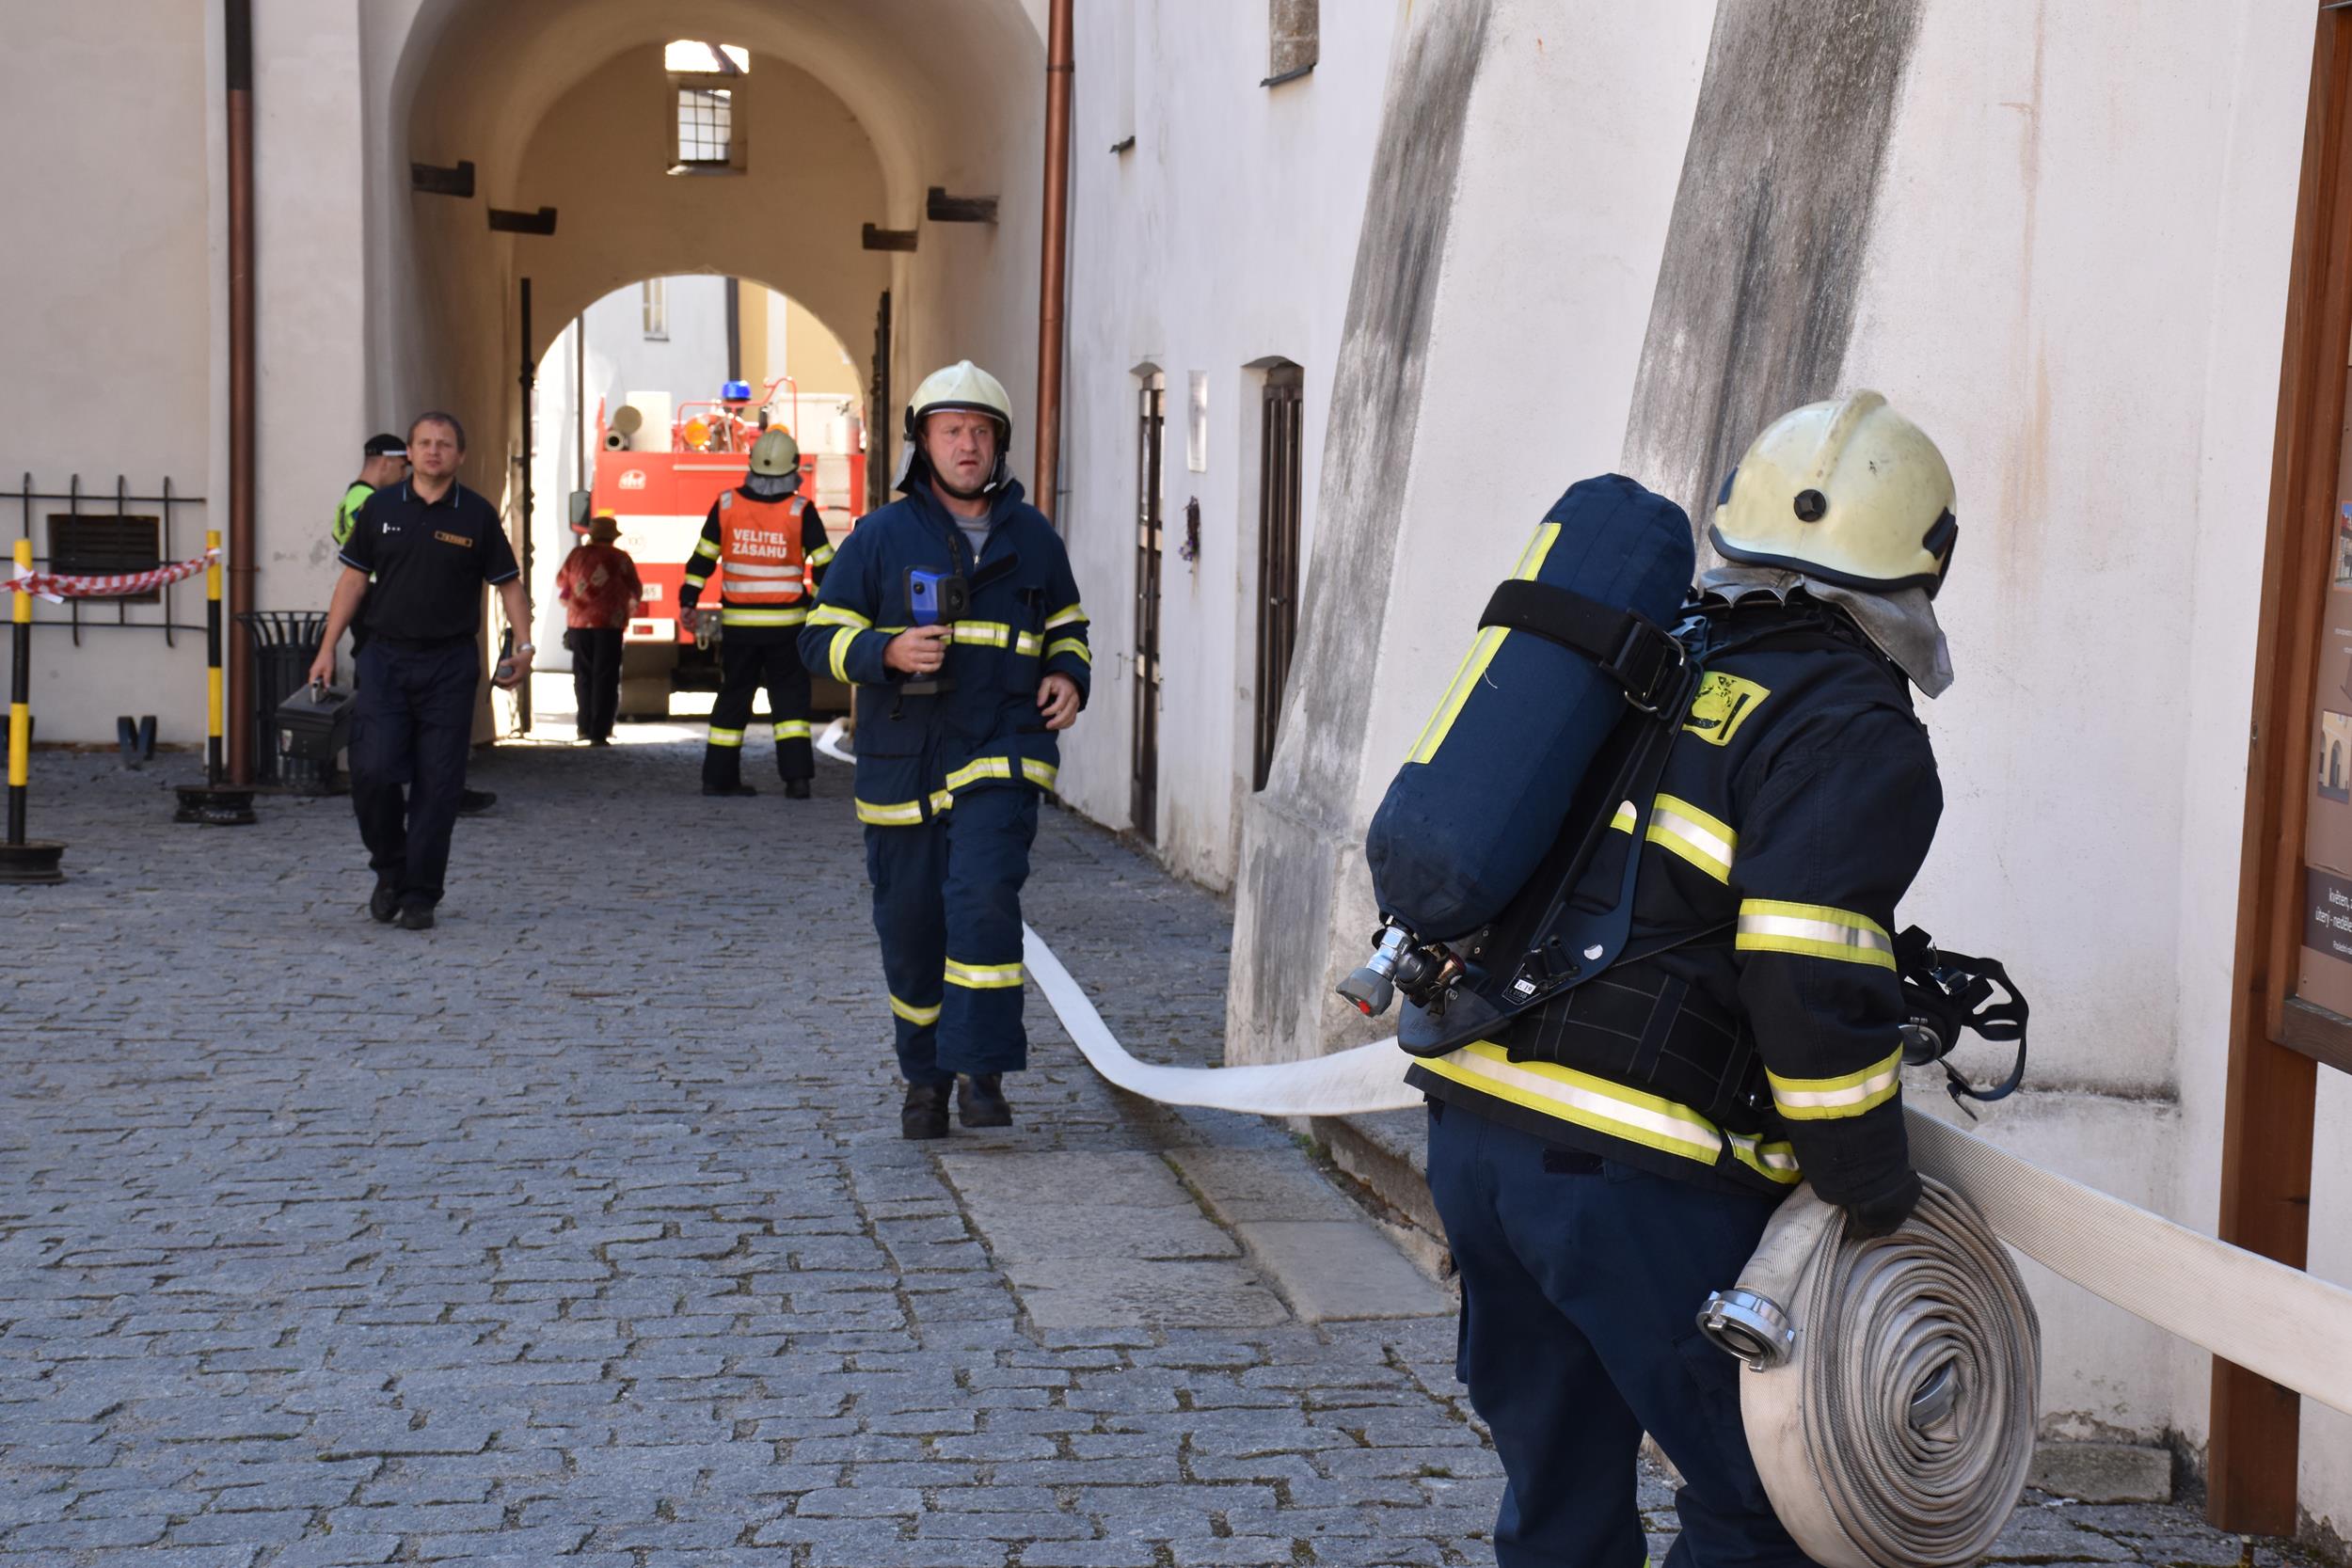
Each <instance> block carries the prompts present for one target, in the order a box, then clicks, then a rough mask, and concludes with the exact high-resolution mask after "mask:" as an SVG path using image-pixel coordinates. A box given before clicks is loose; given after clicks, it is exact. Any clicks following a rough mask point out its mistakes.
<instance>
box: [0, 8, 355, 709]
mask: <svg viewBox="0 0 2352 1568" xmlns="http://www.w3.org/2000/svg"><path fill="white" fill-rule="evenodd" d="M220 31H221V22H220V15H219V7H218V5H217V4H216V3H215V4H208V5H202V6H192V5H186V4H152V3H145V0H140V3H135V4H131V5H127V6H114V7H106V8H90V7H50V8H40V9H39V10H38V11H37V12H34V13H28V14H27V16H26V17H25V18H24V19H21V24H20V25H19V27H18V29H17V31H16V33H15V34H14V37H13V41H12V43H11V54H10V57H11V60H12V62H13V63H15V64H16V66H17V67H18V69H17V70H15V71H11V72H10V73H9V90H8V93H7V94H6V95H4V98H5V102H0V126H6V127H8V128H9V129H10V130H13V131H14V132H15V133H16V134H17V135H18V136H19V137H20V139H21V141H22V143H23V144H24V145H25V146H28V147H38V148H39V149H40V153H39V155H38V156H29V157H25V158H21V159H17V160H14V161H12V162H11V163H10V164H9V165H8V168H7V169H6V170H5V172H0V198H5V200H6V203H7V206H8V211H10V212H12V213H15V214H20V216H21V217H23V218H24V221H25V223H26V224H27V225H29V226H31V227H29V228H28V229H27V230H26V234H27V236H28V237H29V241H30V243H20V244H17V245H11V246H9V247H8V253H7V255H6V256H5V257H0V286H5V288H6V289H7V292H8V297H9V298H11V299H13V300H15V301H17V302H18V304H19V309H14V310H11V311H9V312H8V314H7V315H6V317H5V318H4V319H0V362H5V363H7V364H8V365H10V366H11V367H16V368H17V369H18V373H15V374H12V375H10V376H8V377H7V378H6V379H5V381H0V479H5V480H6V481H8V482H9V483H21V480H22V476H23V475H24V474H25V473H27V472H29V473H30V474H31V475H32V477H33V483H34V486H35V487H36V488H37V489H57V490H62V489H63V488H65V485H66V483H67V479H68V477H69V476H70V475H72V474H73V473H76V472H78V473H80V474H81V475H82V477H83V480H84V483H85V488H100V489H104V490H109V491H110V490H111V489H112V488H113V486H114V483H115V477H116V475H118V474H120V475H122V476H123V477H124V478H125V480H126V481H127V482H128V487H129V489H130V490H131V491H132V492H133V493H144V494H149V495H152V494H154V493H155V491H156V489H157V488H158V487H159V486H160V484H161V483H162V482H163V480H164V479H165V478H166V477H167V476H168V477H169V478H170V479H171V481H172V484H173V488H174V490H175V491H177V492H178V493H180V494H183V495H194V496H202V497H205V498H207V500H208V503H209V504H208V505H206V506H203V507H190V508H179V507H175V508H174V509H173V523H172V537H171V540H170V546H171V553H172V554H173V555H175V556H178V557H182V558H184V557H186V556H190V555H194V554H195V553H196V552H197V551H198V550H199V549H200V548H201V547H202V544H203V532H204V530H205V529H206V528H208V527H209V528H217V529H219V530H221V531H223V532H224V533H226V531H227V530H228V483H229V476H228V462H227V459H228V451H227V432H228V425H227V406H226V399H227V374H228V296H227V286H228V279H227V254H226V250H227V219H226V208H227V196H226V191H227V185H226V158H227V146H226V131H225V120H224V115H225V108H224V103H225V94H224V91H223V86H222V81H221V69H222V66H221V40H220V36H219V35H220ZM253 32H254V90H253V103H254V110H255V116H254V198H255V210H254V226H255V269H254V272H255V291H256V300H255V321H256V344H257V369H258V373H257V379H256V388H255V395H256V404H257V418H258V423H257V429H256V441H255V446H256V460H257V467H256V473H255V546H256V549H255V563H256V565H257V567H258V574H257V579H256V582H255V594H254V603H255V605H256V607H257V608H262V609H273V608H302V607H305V606H308V605H310V604H311V603H313V602H315V601H317V600H318V599H319V597H320V594H322V593H323V589H322V588H321V586H320V585H321V584H323V583H324V582H325V581H326V579H327V578H329V577H330V576H331V573H330V572H329V570H328V569H327V567H326V564H325V562H326V544H327V523H328V521H329V519H330V518H331V517H332V515H333V510H334V505H335V502H336V500H337V499H339V498H340V497H341V495H342V490H343V487H344V485H345V484H346V483H348V482H349V481H350V479H351V476H352V474H353V473H354V472H356V471H357V467H358V448H359V443H360V441H361V439H362V438H363V437H364V436H366V435H367V434H368V432H369V431H370V430H371V429H373V424H372V423H370V421H369V420H368V418H367V414H366V410H365V409H364V407H363V406H362V404H361V400H360V396H359V388H360V386H361V382H362V377H363V373H364V370H363V365H362V355H361V344H360V339H359V324H360V321H361V319H362V317H361V309H362V300H361V293H360V286H361V285H360V278H361V272H362V268H361V265H360V233H359V210H360V199H359V198H360V182H359V178H358V147H359V115H358V103H357V100H356V99H355V97H354V95H353V94H352V93H351V92H350V90H349V88H350V83H351V81H352V79H353V78H354V76H355V74H356V72H357V70H358V25H357V21H356V18H355V14H354V11H353V8H352V7H351V6H350V5H348V4H311V3H309V0H260V3H258V4H257V5H256V6H255V8H254V25H253ZM101 100H103V101H104V102H105V103H108V104H109V105H110V107H109V111H108V113H107V114H106V115H105V116H104V117H103V120H102V121H101V122H100V123H99V125H98V126H97V127H96V128H95V129H85V130H82V131H77V132H76V133H75V134H74V135H70V136H60V135H56V126H58V125H60V124H65V123H76V124H80V123H82V122H84V121H85V120H86V119H87V116H86V115H85V113H84V112H83V111H84V110H85V109H86V107H87V104H88V103H92V102H96V101H101ZM92 193H103V200H96V201H94V200H93V199H92ZM7 448H13V449H14V451H8V450H6V449H7ZM19 510H21V509H19ZM51 510H56V511H63V510H65V508H64V507H63V506H56V507H54V508H53V507H51V506H49V505H47V504H43V503H37V505H36V509H35V518H34V529H35V533H36V535H37V540H38V543H37V548H40V549H43V550H45V549H46V538H45V524H44V523H43V522H42V521H41V519H42V518H43V517H44V516H45V515H46V514H47V513H48V512H49V511H51ZM135 510H149V511H152V510H153V508H144V509H135ZM7 526H8V528H9V529H11V530H12V529H14V528H15V527H17V526H19V518H18V517H16V516H13V515H12V516H10V517H8V520H7ZM172 609H173V612H174V617H175V619H177V620H178V621H180V622H183V623H185V624H199V625H200V623H201V622H202V619H203V596H202V588H201V584H200V582H199V583H198V584H196V585H194V586H189V587H183V588H180V589H178V590H177V591H176V592H175V593H174V595H173V606H172ZM36 613H37V618H38V619H39V620H40V621H43V622H48V621H62V620H64V619H65V618H66V614H67V612H66V611H64V610H58V609H51V608H47V607H44V608H42V609H40V610H37V612H36ZM161 613H162V612H161V610H160V609H159V608H158V607H151V606H141V607H136V608H135V610H133V611H132V614H133V618H134V619H135V620H152V619H160V618H161ZM85 618H86V619H87V620H112V619H113V618H114V611H113V610H111V609H99V608H95V607H93V608H92V609H91V610H87V611H86V613H85ZM37 635H38V637H39V641H38V643H37V647H38V648H39V650H40V652H39V654H38V657H37V664H36V669H35V673H34V681H33V705H34V710H35V712H36V714H37V715H38V721H39V724H40V737H41V739H42V740H44V741H107V740H111V739H112V738H113V734H114V716H115V715H116V714H117V713H119V712H124V711H128V712H131V713H134V714H140V713H145V712H149V711H152V712H153V713H154V714H155V717H156V719H157V721H158V723H157V731H158V736H159V738H160V739H162V740H163V741H164V742H166V743H167V744H191V743H197V742H200V741H201V740H202V738H203V736H204V707H203V696H204V673H203V658H204V651H203V639H202V637H201V636H200V635H196V636H188V635H183V636H181V637H180V638H179V639H178V645H177V646H176V647H167V645H166V643H165V641H164V638H163V635H162V634H161V633H160V632H124V631H93V632H89V633H87V634H86V635H85V637H84V639H83V642H82V645H81V646H80V647H78V648H77V647H74V646H73V645H72V641H70V640H69V639H68V638H67V637H65V636H64V635H62V634H51V633H47V632H42V633H39V634H37ZM229 718H230V722H231V723H232V724H233V723H235V722H236V721H237V716H236V715H234V714H231V715H230V716H229Z"/></svg>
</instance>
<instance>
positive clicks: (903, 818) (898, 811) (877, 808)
mask: <svg viewBox="0 0 2352 1568" xmlns="http://www.w3.org/2000/svg"><path fill="white" fill-rule="evenodd" d="M850 805H852V806H854V807H855V808H856V809H857V819H858V820H859V821H860V822H870V823H872V824H873V825H874V826H875V827H877V828H914V827H920V826H921V825H922V822H923V802H922V801H920V800H900V801H898V802H897V803H896V804H893V805H886V806H884V805H876V804H875V803H874V802H873V801H871V800H854V799H852V800H850Z"/></svg>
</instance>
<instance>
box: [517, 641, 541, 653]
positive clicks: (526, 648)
mask: <svg viewBox="0 0 2352 1568" xmlns="http://www.w3.org/2000/svg"><path fill="white" fill-rule="evenodd" d="M515 651H516V653H518V654H535V653H537V652H538V651H539V644H538V643H536V642H517V643H516V644H515Z"/></svg>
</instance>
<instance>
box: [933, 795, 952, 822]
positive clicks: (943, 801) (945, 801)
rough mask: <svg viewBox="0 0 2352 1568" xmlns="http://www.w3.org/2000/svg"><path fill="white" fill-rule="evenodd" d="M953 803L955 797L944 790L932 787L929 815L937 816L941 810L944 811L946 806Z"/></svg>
mask: <svg viewBox="0 0 2352 1568" xmlns="http://www.w3.org/2000/svg"><path fill="white" fill-rule="evenodd" d="M955 803H956V798H955V797H954V796H952V795H950V794H948V793H947V792H946V790H944V789H934V790H932V791H931V815H932V816H938V815H939V814H940V813H941V812H943V811H946V809H947V808H948V807H950V806H952V805H954V804H955Z"/></svg>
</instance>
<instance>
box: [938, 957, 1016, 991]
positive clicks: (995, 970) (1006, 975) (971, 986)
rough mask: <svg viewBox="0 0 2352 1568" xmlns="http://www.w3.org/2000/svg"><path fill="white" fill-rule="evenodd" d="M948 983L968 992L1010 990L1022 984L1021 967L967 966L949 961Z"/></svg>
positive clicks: (1009, 965)
mask: <svg viewBox="0 0 2352 1568" xmlns="http://www.w3.org/2000/svg"><path fill="white" fill-rule="evenodd" d="M946 979H947V983H948V984H949V985H951V986H961V987H963V988H964V989H965V990H1012V989H1014V988H1015V987H1017V986H1019V985H1020V984H1021V966H1020V964H1018V963H1009V964H967V963H959V962H957V961H956V960H955V959H953V958H949V959H948V960H947V974H946Z"/></svg>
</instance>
